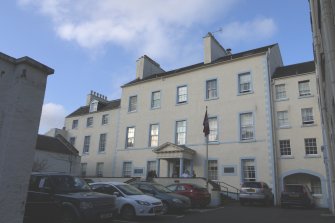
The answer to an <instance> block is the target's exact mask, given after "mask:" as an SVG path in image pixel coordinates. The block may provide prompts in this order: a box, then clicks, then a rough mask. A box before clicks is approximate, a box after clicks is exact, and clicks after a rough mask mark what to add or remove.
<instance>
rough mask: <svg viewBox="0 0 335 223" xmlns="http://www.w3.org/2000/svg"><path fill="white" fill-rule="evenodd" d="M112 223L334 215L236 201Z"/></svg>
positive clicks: (268, 221)
mask: <svg viewBox="0 0 335 223" xmlns="http://www.w3.org/2000/svg"><path fill="white" fill-rule="evenodd" d="M113 222H114V223H156V222H161V223H167V222H172V223H216V222H218V223H223V222H225V223H230V222H232V223H300V222H302V223H335V216H333V215H331V214H330V213H329V211H328V209H303V208H289V209H283V208H279V207H264V206H261V205H255V206H240V205H239V204H238V203H233V204H227V205H225V206H221V207H217V208H206V209H190V210H188V211H186V212H184V213H177V214H169V215H161V216H156V217H145V218H136V219H134V220H133V221H125V220H122V219H115V220H113Z"/></svg>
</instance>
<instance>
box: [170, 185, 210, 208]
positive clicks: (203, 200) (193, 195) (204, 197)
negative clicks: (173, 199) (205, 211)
mask: <svg viewBox="0 0 335 223" xmlns="http://www.w3.org/2000/svg"><path fill="white" fill-rule="evenodd" d="M167 188H168V189H170V190H171V191H173V192H174V193H177V194H181V195H184V196H186V197H188V198H190V200H191V206H192V207H206V206H207V205H208V204H209V203H210V201H211V195H210V193H209V192H208V190H207V188H205V187H201V186H199V185H196V184H191V183H178V184H171V185H169V186H167Z"/></svg>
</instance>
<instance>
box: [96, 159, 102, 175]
mask: <svg viewBox="0 0 335 223" xmlns="http://www.w3.org/2000/svg"><path fill="white" fill-rule="evenodd" d="M103 171H104V163H102V162H98V163H97V166H96V176H97V177H103Z"/></svg>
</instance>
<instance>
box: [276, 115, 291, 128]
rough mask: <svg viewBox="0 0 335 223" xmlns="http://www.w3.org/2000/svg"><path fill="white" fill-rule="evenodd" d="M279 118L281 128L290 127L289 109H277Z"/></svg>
mask: <svg viewBox="0 0 335 223" xmlns="http://www.w3.org/2000/svg"><path fill="white" fill-rule="evenodd" d="M277 120H278V127H279V128H287V127H289V122H288V111H277Z"/></svg>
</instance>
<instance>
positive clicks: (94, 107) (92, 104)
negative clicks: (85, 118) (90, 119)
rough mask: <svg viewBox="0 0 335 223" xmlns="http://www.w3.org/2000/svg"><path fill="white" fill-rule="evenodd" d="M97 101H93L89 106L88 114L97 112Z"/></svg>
mask: <svg viewBox="0 0 335 223" xmlns="http://www.w3.org/2000/svg"><path fill="white" fill-rule="evenodd" d="M98 103H99V101H97V100H93V101H92V102H91V104H90V112H96V111H97V110H98Z"/></svg>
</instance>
